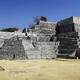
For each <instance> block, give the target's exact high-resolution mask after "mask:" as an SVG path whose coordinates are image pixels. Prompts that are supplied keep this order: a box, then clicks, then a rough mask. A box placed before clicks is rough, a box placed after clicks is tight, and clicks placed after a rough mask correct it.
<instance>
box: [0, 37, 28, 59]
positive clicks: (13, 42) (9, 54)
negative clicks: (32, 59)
mask: <svg viewBox="0 0 80 80" xmlns="http://www.w3.org/2000/svg"><path fill="white" fill-rule="evenodd" d="M25 57H27V56H25V51H24V47H23V45H22V38H19V37H18V36H15V37H12V38H10V39H5V40H4V44H3V45H2V47H1V48H0V59H24V58H25Z"/></svg>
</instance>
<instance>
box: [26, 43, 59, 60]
mask: <svg viewBox="0 0 80 80" xmlns="http://www.w3.org/2000/svg"><path fill="white" fill-rule="evenodd" d="M58 45H59V44H58V43H57V42H37V43H36V45H35V47H34V48H32V49H29V50H26V55H27V56H28V59H47V58H50V59H51V58H56V56H57V54H58V50H57V48H58Z"/></svg>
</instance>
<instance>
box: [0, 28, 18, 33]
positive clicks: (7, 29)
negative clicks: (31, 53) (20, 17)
mask: <svg viewBox="0 0 80 80" xmlns="http://www.w3.org/2000/svg"><path fill="white" fill-rule="evenodd" d="M0 31H4V32H15V31H18V28H5V29H1V30H0Z"/></svg>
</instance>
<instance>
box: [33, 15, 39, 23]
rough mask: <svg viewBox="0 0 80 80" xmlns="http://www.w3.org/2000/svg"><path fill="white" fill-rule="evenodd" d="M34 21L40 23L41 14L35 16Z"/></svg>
mask: <svg viewBox="0 0 80 80" xmlns="http://www.w3.org/2000/svg"><path fill="white" fill-rule="evenodd" d="M34 22H36V24H37V25H39V23H40V17H39V16H36V17H34Z"/></svg>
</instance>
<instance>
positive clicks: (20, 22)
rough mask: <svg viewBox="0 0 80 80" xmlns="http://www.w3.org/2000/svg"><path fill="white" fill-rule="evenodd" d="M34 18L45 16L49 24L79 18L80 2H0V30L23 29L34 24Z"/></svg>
mask: <svg viewBox="0 0 80 80" xmlns="http://www.w3.org/2000/svg"><path fill="white" fill-rule="evenodd" d="M35 16H45V17H47V19H48V21H50V22H57V21H60V20H62V19H65V18H68V17H71V16H77V17H80V0H0V29H2V28H8V27H17V28H19V29H23V28H24V27H28V26H29V25H30V24H33V23H34V21H33V17H35Z"/></svg>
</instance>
